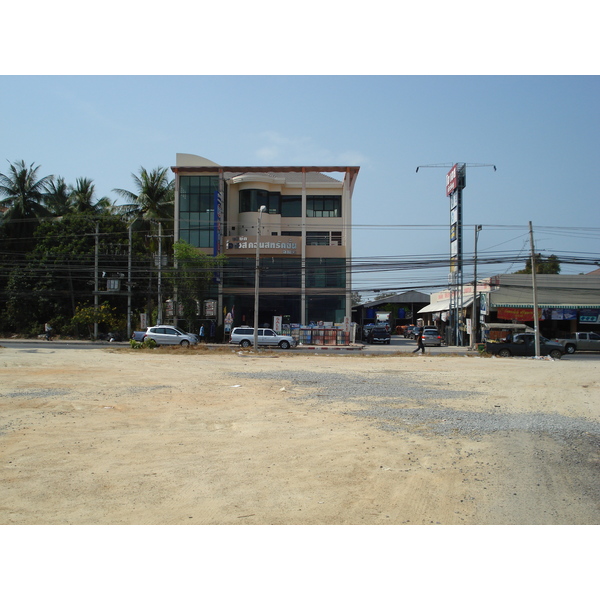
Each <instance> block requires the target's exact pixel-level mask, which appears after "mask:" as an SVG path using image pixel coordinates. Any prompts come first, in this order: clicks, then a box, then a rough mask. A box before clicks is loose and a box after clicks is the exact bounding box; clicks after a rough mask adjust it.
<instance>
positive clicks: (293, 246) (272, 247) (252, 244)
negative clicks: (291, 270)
mask: <svg viewBox="0 0 600 600" xmlns="http://www.w3.org/2000/svg"><path fill="white" fill-rule="evenodd" d="M258 246H259V250H260V251H261V252H264V253H265V254H298V252H299V250H300V247H299V246H300V244H298V242H297V241H293V238H292V237H290V236H283V235H273V236H271V237H269V238H261V239H260V240H259V242H258ZM225 253H226V254H229V255H231V254H254V253H256V239H252V238H249V237H248V236H244V235H240V236H237V237H226V238H225Z"/></svg>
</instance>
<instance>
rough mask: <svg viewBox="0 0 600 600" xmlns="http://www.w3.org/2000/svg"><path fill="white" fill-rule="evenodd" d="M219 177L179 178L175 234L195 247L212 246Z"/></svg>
mask: <svg viewBox="0 0 600 600" xmlns="http://www.w3.org/2000/svg"><path fill="white" fill-rule="evenodd" d="M218 190H219V178H218V177H216V176H214V175H208V176H194V177H180V178H179V238H180V239H182V240H184V241H186V242H188V244H191V245H192V246H195V247H196V248H212V247H213V246H214V229H215V222H214V214H215V203H216V193H217V192H218Z"/></svg>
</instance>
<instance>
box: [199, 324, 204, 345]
mask: <svg viewBox="0 0 600 600" xmlns="http://www.w3.org/2000/svg"><path fill="white" fill-rule="evenodd" d="M200 341H201V342H203V341H204V325H200Z"/></svg>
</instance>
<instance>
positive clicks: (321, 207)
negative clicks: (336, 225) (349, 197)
mask: <svg viewBox="0 0 600 600" xmlns="http://www.w3.org/2000/svg"><path fill="white" fill-rule="evenodd" d="M306 216H307V217H321V218H323V217H341V216H342V197H341V196H308V197H307V198H306Z"/></svg>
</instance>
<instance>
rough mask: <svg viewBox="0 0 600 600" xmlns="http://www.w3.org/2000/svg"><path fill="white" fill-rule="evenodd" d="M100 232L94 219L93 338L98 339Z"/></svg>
mask: <svg viewBox="0 0 600 600" xmlns="http://www.w3.org/2000/svg"><path fill="white" fill-rule="evenodd" d="M99 234H100V222H99V221H96V236H95V237H96V244H95V250H94V315H95V320H94V339H95V340H97V339H98V236H99Z"/></svg>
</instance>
